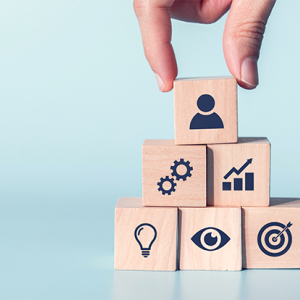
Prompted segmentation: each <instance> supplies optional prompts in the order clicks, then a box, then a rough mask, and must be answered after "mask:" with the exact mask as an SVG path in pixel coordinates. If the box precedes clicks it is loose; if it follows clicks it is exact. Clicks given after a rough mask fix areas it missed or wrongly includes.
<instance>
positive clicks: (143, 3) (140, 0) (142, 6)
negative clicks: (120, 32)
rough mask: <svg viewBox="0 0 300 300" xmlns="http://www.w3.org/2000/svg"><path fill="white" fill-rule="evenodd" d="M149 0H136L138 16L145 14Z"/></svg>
mask: <svg viewBox="0 0 300 300" xmlns="http://www.w3.org/2000/svg"><path fill="white" fill-rule="evenodd" d="M147 3H148V1H147V0H134V1H133V8H134V12H135V14H136V16H137V17H139V16H141V15H143V14H144V13H145V11H146V9H147Z"/></svg>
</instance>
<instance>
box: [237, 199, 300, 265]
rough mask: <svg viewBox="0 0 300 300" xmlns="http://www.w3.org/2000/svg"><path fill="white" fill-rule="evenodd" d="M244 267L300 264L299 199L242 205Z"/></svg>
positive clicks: (273, 200) (272, 200)
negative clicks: (257, 204) (260, 204)
mask: <svg viewBox="0 0 300 300" xmlns="http://www.w3.org/2000/svg"><path fill="white" fill-rule="evenodd" d="M242 216H243V230H244V233H243V245H244V247H243V268H248V269H251V268H255V269H256V268H268V269H273V268H274V269H278V268H300V255H299V252H300V239H299V236H300V199H299V198H297V199H296V198H271V201H270V207H243V208H242Z"/></svg>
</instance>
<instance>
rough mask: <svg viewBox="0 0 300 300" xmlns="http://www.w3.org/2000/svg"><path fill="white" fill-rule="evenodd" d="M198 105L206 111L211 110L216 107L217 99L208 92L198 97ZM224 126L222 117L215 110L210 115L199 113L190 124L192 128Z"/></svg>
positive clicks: (218, 127) (201, 109)
mask: <svg viewBox="0 0 300 300" xmlns="http://www.w3.org/2000/svg"><path fill="white" fill-rule="evenodd" d="M197 106H198V108H199V109H200V111H202V112H204V113H208V112H210V111H211V110H212V109H213V108H214V107H215V99H214V98H213V97H212V96H211V95H208V94H204V95H201V96H200V97H199V98H198V101H197ZM220 128H224V124H223V121H222V119H221V118H220V116H219V115H218V114H216V113H215V112H214V113H212V114H210V115H206V114H205V115H203V114H200V113H197V114H196V115H195V116H194V117H193V119H192V121H191V124H190V129H220Z"/></svg>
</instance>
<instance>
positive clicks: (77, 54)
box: [0, 0, 300, 299]
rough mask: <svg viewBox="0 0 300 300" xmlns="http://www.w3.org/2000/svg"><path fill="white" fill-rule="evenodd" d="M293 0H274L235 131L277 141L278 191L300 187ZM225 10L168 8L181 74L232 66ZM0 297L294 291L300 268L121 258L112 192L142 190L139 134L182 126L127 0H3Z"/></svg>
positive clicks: (266, 295)
mask: <svg viewBox="0 0 300 300" xmlns="http://www.w3.org/2000/svg"><path fill="white" fill-rule="evenodd" d="M299 11H300V3H299V2H298V1H278V3H277V4H276V6H275V8H274V11H273V13H272V15H271V18H270V20H269V23H268V26H267V30H266V35H265V38H264V41H263V47H262V51H261V59H260V62H259V69H260V85H259V86H258V88H257V89H256V90H254V91H245V90H242V89H239V91H238V107H239V108H238V110H239V135H240V136H266V137H268V138H269V140H270V141H271V143H272V158H271V163H272V169H271V195H272V196H280V197H285V196H288V197H297V196H298V197H299V196H300V185H299V182H298V181H299V175H300V171H299V152H300V142H299V140H298V136H299V134H298V132H299V128H300V125H299V109H300V101H299V100H300V99H299V98H300V97H299V71H298V70H299V67H300V55H299V53H300V41H299V31H300V22H299ZM224 23H225V18H222V19H221V20H220V21H219V22H217V23H215V24H213V25H197V24H186V23H182V22H178V21H174V22H173V26H174V34H173V45H174V48H175V51H176V55H177V60H178V65H179V76H180V77H192V76H216V75H228V74H229V73H228V70H227V67H226V64H225V61H224V57H223V53H222V32H223V28H224ZM0 45H1V46H0V99H1V105H0V298H1V299H110V298H114V299H297V298H299V293H300V284H299V282H300V281H299V280H300V271H298V270H281V271H279V270H252V271H250V270H247V271H243V272H183V271H181V272H172V273H167V272H125V271H124V272H120V271H119V272H115V271H114V270H113V234H114V206H115V203H116V202H117V200H118V198H119V197H121V196H141V193H142V180H141V168H142V165H141V145H142V143H143V140H144V139H146V138H168V139H172V138H173V137H174V123H173V94H172V93H168V94H162V93H160V92H159V91H158V88H157V86H156V81H155V77H154V75H153V74H152V72H151V70H150V68H149V66H148V64H147V61H146V60H145V58H144V54H143V49H142V44H141V38H140V32H139V28H138V24H137V21H136V19H135V16H134V13H133V9H132V1H129V0H115V1H102V0H100V1H99V0H98V1H92V0H87V1H79V0H62V1H58V0H43V1H38V0H35V1H29V0H27V1H16V0H10V1H1V2H0Z"/></svg>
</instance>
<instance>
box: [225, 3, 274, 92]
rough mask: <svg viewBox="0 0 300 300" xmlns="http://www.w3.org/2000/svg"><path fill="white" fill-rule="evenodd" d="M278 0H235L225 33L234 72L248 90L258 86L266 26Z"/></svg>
mask: <svg viewBox="0 0 300 300" xmlns="http://www.w3.org/2000/svg"><path fill="white" fill-rule="evenodd" d="M275 1H276V0H233V1H232V5H231V8H230V11H229V15H228V18H227V21H226V25H225V30H224V35H223V50H224V55H225V60H226V63H227V66H228V69H229V71H230V73H231V74H232V75H233V76H234V77H236V79H237V81H238V84H239V85H240V86H241V87H243V88H246V89H254V88H255V87H256V86H257V85H258V69H257V60H258V58H259V51H260V48H261V43H262V39H263V35H264V32H265V27H266V24H267V21H268V18H269V15H270V13H271V11H272V8H273V6H274V4H275Z"/></svg>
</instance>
